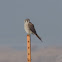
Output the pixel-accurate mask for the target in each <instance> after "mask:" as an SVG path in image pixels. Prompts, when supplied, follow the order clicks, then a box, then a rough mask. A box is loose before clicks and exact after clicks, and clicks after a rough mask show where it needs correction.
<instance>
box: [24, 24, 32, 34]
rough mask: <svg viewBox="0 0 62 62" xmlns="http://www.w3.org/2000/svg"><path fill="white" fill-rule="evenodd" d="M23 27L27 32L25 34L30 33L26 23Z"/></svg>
mask: <svg viewBox="0 0 62 62" xmlns="http://www.w3.org/2000/svg"><path fill="white" fill-rule="evenodd" d="M24 29H25V31H26V32H27V34H31V30H30V29H29V26H28V23H25V24H24Z"/></svg>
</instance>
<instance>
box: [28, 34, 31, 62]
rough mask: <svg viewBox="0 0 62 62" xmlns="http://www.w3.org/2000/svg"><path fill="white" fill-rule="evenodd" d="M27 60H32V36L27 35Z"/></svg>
mask: <svg viewBox="0 0 62 62" xmlns="http://www.w3.org/2000/svg"><path fill="white" fill-rule="evenodd" d="M27 62H31V38H30V35H27Z"/></svg>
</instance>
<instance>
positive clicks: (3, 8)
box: [0, 0, 62, 62]
mask: <svg viewBox="0 0 62 62" xmlns="http://www.w3.org/2000/svg"><path fill="white" fill-rule="evenodd" d="M26 18H29V19H30V21H31V22H32V23H33V24H34V25H35V28H36V31H37V33H38V35H39V36H40V37H41V38H42V40H43V43H41V41H40V40H39V39H38V38H37V37H36V36H34V35H31V47H32V52H33V51H34V52H33V53H32V54H34V53H35V52H36V51H37V52H36V54H38V53H39V52H40V51H41V53H40V54H38V55H36V54H34V55H36V56H35V57H38V56H39V60H38V61H39V62H41V61H42V60H41V58H43V59H45V61H46V60H47V61H49V60H50V59H48V58H49V57H50V56H51V55H52V54H51V55H50V56H48V58H46V57H44V55H43V56H42V57H41V56H40V55H42V53H43V52H42V50H44V51H48V52H49V51H50V53H51V51H54V50H55V51H56V52H57V51H61V52H62V0H0V51H1V55H0V56H1V57H2V58H1V59H0V61H2V60H3V59H4V58H5V57H6V56H7V57H8V56H9V57H8V58H6V59H5V60H6V62H9V61H10V62H12V61H11V60H14V61H16V62H19V61H17V60H18V59H16V60H15V56H16V58H17V57H19V56H17V54H18V52H20V54H22V52H24V51H25V52H24V53H23V54H22V55H20V56H21V58H24V57H25V60H26V47H27V42H26V35H27V34H26V32H25V31H24V20H25V19H26ZM50 49H51V50H50ZM5 51H6V53H7V54H6V53H5ZM2 52H3V53H4V54H3V53H2ZM11 52H12V53H11ZM14 52H17V53H14ZM56 52H55V53H56ZM52 53H53V52H52ZM59 53H60V52H59ZM5 54H6V56H4V55H5ZM11 54H12V55H15V56H14V59H11V58H10V57H13V56H10V55H11ZM44 54H45V53H44ZM46 54H47V53H46ZM48 54H49V53H48ZM48 54H47V55H48ZM53 55H54V54H53ZM58 55H59V56H58ZM58 55H57V54H56V55H55V56H54V57H55V59H54V58H53V56H51V58H53V61H52V62H55V61H56V60H57V61H58V60H59V59H57V58H56V57H60V58H61V59H60V60H59V61H61V60H62V56H60V55H62V53H61V54H58ZM33 57H34V56H33ZM9 58H10V59H9ZM19 58H20V57H19ZM5 60H4V61H3V62H5ZM32 60H34V62H35V61H37V59H36V58H33V59H32ZM14 61H13V62H14ZM21 61H22V62H26V61H23V60H21ZM38 61H37V62H38ZM45 61H43V62H45ZM59 61H58V62H59ZM49 62H51V61H49Z"/></svg>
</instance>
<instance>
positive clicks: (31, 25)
mask: <svg viewBox="0 0 62 62" xmlns="http://www.w3.org/2000/svg"><path fill="white" fill-rule="evenodd" d="M28 26H29V29H30V30H31V31H32V32H33V34H35V35H36V36H37V37H38V38H39V39H40V40H41V41H42V39H41V38H40V37H39V36H38V34H37V33H36V30H35V28H34V25H33V24H32V23H31V22H29V24H28Z"/></svg>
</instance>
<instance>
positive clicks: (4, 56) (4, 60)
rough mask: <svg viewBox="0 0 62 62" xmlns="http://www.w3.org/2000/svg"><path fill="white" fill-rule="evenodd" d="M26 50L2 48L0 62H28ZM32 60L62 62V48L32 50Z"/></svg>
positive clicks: (33, 61)
mask: <svg viewBox="0 0 62 62" xmlns="http://www.w3.org/2000/svg"><path fill="white" fill-rule="evenodd" d="M26 56H27V55H26V51H21V50H14V49H12V48H0V62H27V59H26ZM32 62H62V48H58V47H57V48H56V47H49V48H41V49H38V50H33V51H32Z"/></svg>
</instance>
